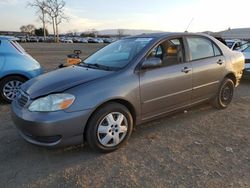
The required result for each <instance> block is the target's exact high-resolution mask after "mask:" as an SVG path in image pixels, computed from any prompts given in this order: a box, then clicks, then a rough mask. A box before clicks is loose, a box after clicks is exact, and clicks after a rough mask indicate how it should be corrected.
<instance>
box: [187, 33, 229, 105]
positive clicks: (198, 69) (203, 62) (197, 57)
mask: <svg viewBox="0 0 250 188" xmlns="http://www.w3.org/2000/svg"><path fill="white" fill-rule="evenodd" d="M186 42H187V45H188V49H189V59H190V63H191V64H192V67H193V81H192V83H193V91H192V103H195V102H199V101H202V100H207V99H209V98H211V97H212V96H214V95H215V93H216V92H217V90H218V87H219V84H220V81H221V80H222V78H223V75H224V71H225V58H224V56H223V54H222V52H221V50H220V49H219V47H218V46H217V45H216V44H215V43H214V42H213V41H212V40H210V39H209V38H207V37H200V36H199V37H198V36H188V37H186Z"/></svg>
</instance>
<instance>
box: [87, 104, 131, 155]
mask: <svg viewBox="0 0 250 188" xmlns="http://www.w3.org/2000/svg"><path fill="white" fill-rule="evenodd" d="M132 130H133V118H132V116H131V114H130V112H129V110H128V109H127V108H126V107H125V106H123V105H121V104H118V103H109V104H107V105H105V106H104V107H102V108H100V109H99V110H97V111H96V112H95V113H94V115H93V116H92V118H91V119H90V121H89V123H88V126H87V130H86V131H87V132H86V139H87V142H88V144H89V145H90V147H91V148H92V149H94V150H95V151H99V152H112V151H114V150H116V149H118V148H119V147H120V146H121V145H122V144H124V143H125V142H126V141H127V140H128V138H129V137H130V135H131V133H132Z"/></svg>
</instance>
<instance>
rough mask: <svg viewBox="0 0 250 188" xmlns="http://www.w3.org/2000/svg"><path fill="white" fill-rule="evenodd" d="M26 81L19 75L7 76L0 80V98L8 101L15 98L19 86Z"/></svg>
mask: <svg viewBox="0 0 250 188" xmlns="http://www.w3.org/2000/svg"><path fill="white" fill-rule="evenodd" d="M25 81H26V79H25V78H23V77H20V76H9V77H6V78H4V79H3V80H1V81H0V98H1V99H2V100H3V101H5V102H7V103H10V102H11V101H12V100H14V99H15V98H16V95H17V93H18V91H19V89H20V86H21V85H22V84H23V83H24V82H25Z"/></svg>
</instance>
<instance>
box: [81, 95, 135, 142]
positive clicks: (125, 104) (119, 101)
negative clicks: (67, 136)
mask: <svg viewBox="0 0 250 188" xmlns="http://www.w3.org/2000/svg"><path fill="white" fill-rule="evenodd" d="M112 102H115V103H119V104H121V105H123V106H125V107H126V108H127V109H128V110H129V112H130V113H131V115H132V118H133V123H134V124H135V122H136V111H135V108H134V106H133V105H132V104H131V103H130V102H128V101H126V100H124V99H113V100H109V101H106V102H105V103H103V104H101V105H100V106H98V107H97V108H96V109H95V110H94V111H93V112H92V114H91V115H90V117H89V119H88V121H87V123H86V126H85V128H84V138H83V139H84V140H86V135H85V134H86V132H87V131H86V129H87V126H88V123H89V121H90V119H91V117H92V116H93V114H94V113H95V112H96V111H97V110H99V109H100V108H102V107H103V106H104V105H107V104H108V103H112Z"/></svg>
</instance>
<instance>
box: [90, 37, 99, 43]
mask: <svg viewBox="0 0 250 188" xmlns="http://www.w3.org/2000/svg"><path fill="white" fill-rule="evenodd" d="M88 43H103V40H102V39H99V38H89V39H88Z"/></svg>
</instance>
